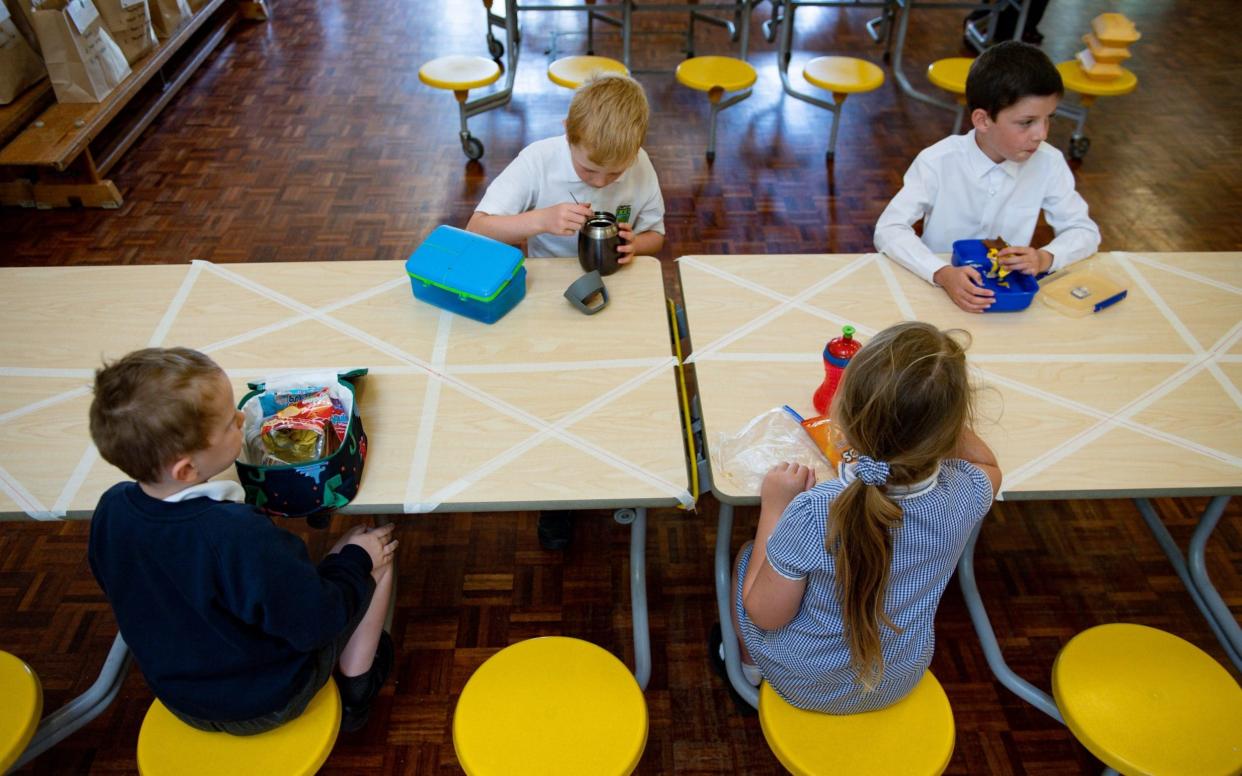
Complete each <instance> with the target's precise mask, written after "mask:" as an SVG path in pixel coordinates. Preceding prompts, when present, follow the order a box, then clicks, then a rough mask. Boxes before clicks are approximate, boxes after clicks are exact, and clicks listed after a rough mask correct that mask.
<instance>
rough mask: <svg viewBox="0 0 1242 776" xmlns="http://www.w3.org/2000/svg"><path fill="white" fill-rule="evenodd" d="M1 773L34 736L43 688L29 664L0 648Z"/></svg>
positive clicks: (37, 725) (41, 710)
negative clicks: (1, 699)
mask: <svg viewBox="0 0 1242 776" xmlns="http://www.w3.org/2000/svg"><path fill="white" fill-rule="evenodd" d="M0 698H3V699H4V701H3V702H0V773H6V772H8V770H9V767H10V766H12V765H13V763H15V762H17V758H18V757H20V756H21V754H22V752H23V751H25V749H26V744H29V743H30V739H31V738H33V737H34V734H35V729H36V728H38V727H39V718H40V717H41V716H43V689H42V687H40V685H39V677H38V676H37V675H36V674H35V672H34V671H32V670H30V666H28V665H26V664H25V662H23V661H22V660H20V659H19V658H16V657H14V656H13V655H10V654H9V653H8V652H3V651H0Z"/></svg>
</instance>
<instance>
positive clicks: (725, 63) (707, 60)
mask: <svg viewBox="0 0 1242 776" xmlns="http://www.w3.org/2000/svg"><path fill="white" fill-rule="evenodd" d="M676 75H677V81H678V83H680V84H681V85H682V86H688V87H690V88H691V89H697V90H698V91H700V92H710V91H711V90H712V89H723V90H724V91H726V92H737V91H741V90H742V89H746V88H748V87H750V86H753V85H754V83H755V80H756V79H757V78H758V77H759V76H758V73H756V72H755V68H754V67H753V66H752V65H751V64H750V63H749V62H747V61H745V60H742V59H737V58H735V57H693V58H691V59H687V60H684V61H683V62H682V63H681V64H680V65H678V66H677V73H676Z"/></svg>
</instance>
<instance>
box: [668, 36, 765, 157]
mask: <svg viewBox="0 0 1242 776" xmlns="http://www.w3.org/2000/svg"><path fill="white" fill-rule="evenodd" d="M758 77H759V76H758V74H757V73H756V72H755V68H754V67H752V66H751V64H750V63H749V62H746V61H745V60H741V59H735V58H734V57H693V58H691V59H687V60H685V61H683V62H682V63H681V64H680V65H678V66H677V81H678V82H679V83H680V84H681V85H682V86H688V87H690V88H691V89H695V90H697V91H700V92H707V99H708V100H709V101H710V102H711V104H712V120H711V133H710V135H709V136H708V140H707V161H709V162H712V161H715V159H716V114H717V113H719V112H720V111H722V110H724V109H725V108H728V107H729V106H730V105H736V104H737V103H739V102H741V101H742V100H744V99H746V98H747V97H749V96H750V93H751V87H752V86H754V85H755V80H756V79H757V78H758ZM743 90H744V91H743ZM726 92H738V94H734V95H733V96H732V97H730V98H729V99H727V100H725V101H723V102H721V100H720V98H721V97H723V96H724V94H725V93H726Z"/></svg>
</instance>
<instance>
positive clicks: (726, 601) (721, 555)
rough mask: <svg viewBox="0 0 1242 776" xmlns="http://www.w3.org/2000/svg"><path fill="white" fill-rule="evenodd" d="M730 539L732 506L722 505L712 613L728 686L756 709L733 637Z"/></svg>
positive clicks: (756, 698)
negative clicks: (714, 614)
mask: <svg viewBox="0 0 1242 776" xmlns="http://www.w3.org/2000/svg"><path fill="white" fill-rule="evenodd" d="M732 538H733V505H732V504H726V503H724V502H723V501H722V502H720V514H719V516H718V517H717V518H716V613H717V615H718V616H719V617H720V639H721V643H722V644H723V645H724V653H725V668H726V670H727V671H728V673H729V683H730V684H732V685H733V689H734V690H737V694H738V695H740V696H742V697H743V698H745V699H746V702H747V703H749V704H750V705H751V706H754V707H755V708H756V709H757V708H759V688H757V687H755V686H754V685H752V684H751V683H750V682H748V681H746V677H745V676H743V675H742V651H741V649H739V648H738V644H737V633H736V632H735V631H734V630H733V559H732V558H731V557H730V556H729V545H730V544H731V543H732Z"/></svg>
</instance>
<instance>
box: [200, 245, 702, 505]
mask: <svg viewBox="0 0 1242 776" xmlns="http://www.w3.org/2000/svg"><path fill="white" fill-rule="evenodd" d="M203 264H204V267H205V268H206V269H209V270H210V271H212V272H215V273H217V274H218V275H220V276H221V277H225V278H228V279H229V280H232V281H233V282H235V283H238V284H239V285H241V286H242V287H244V288H247V289H249V290H250V291H253V292H254V293H256V294H259V295H260V296H265V297H267V298H268V299H271V300H272V301H274V302H276V303H278V304H281V305H284V306H286V307H289V308H290V309H293V310H296V311H298V312H303V313H307V314H310V315H312V316H313V317H314V318H316V319H317V320H319V321H320V322H322V323H324V324H325V325H327V326H330V327H331V328H333V329H335V330H336V331H338V332H340V333H342V334H345V335H347V336H350V337H353V338H355V339H357V340H359V341H361V342H364V343H365V344H367V345H369V346H371V347H373V348H375V349H376V350H378V351H380V352H382V353H386V354H388V355H391V356H392V357H393V358H395V359H397V360H400V361H405V362H406V363H408V364H412V365H416V366H419V367H422V368H423V369H425V370H426V371H427V373H428V374H430V375H432V376H434V377H439V378H441V379H442V380H443V381H444V382H445V384H447V385H449V386H451V387H453V388H454V389H456V390H458V391H461V392H462V393H464V394H466V395H467V396H470V397H472V398H474V399H476V400H478V401H481V402H483V403H484V404H488V405H490V406H492V407H493V408H495V409H497V410H499V411H501V412H503V413H505V414H507V415H509V416H510V417H512V418H515V419H517V420H521V421H523V422H524V423H526V424H528V425H530V426H532V427H534V428H536V429H540V430H547V431H549V432H550V433H552V434H553V435H554V436H556V437H557V438H559V439H561V440H562V441H564V442H566V443H567V444H569V445H571V446H573V447H575V448H577V449H579V450H582V451H583V452H585V453H587V454H589V455H591V456H594V457H596V458H598V459H600V460H603V461H605V462H608V463H611V464H612V465H613V466H616V467H617V468H619V469H622V470H623V471H627V472H630V473H631V474H634V475H635V476H637V477H639V479H643V480H645V481H648V482H651V483H653V484H657V485H658V486H659V487H661V488H662V489H666V490H667V489H669V488H671V490H670V491H669V492H670V494H671V495H675V496H676V498H677V499H678V501H680V502H681V503H683V504H687V505H692V504H693V503H694V502H693V498H692V497H691V496H690V494H689V493H688V492H686V491H685V490H684V489H681V488H679V486H677V485H674V484H672V483H669V482H667V481H666V480H664V479H662V478H660V477H658V476H656V475H654V474H651V473H650V472H647V471H646V470H644V469H642V468H641V467H638V466H636V465H634V464H632V463H629V462H628V461H626V460H625V459H623V458H621V457H619V456H615V455H612V454H611V453H608V452H606V451H604V450H602V449H600V448H598V447H596V446H595V445H594V444H592V443H590V442H587V441H586V440H584V439H581V438H580V437H578V436H577V435H575V434H572V433H570V432H568V431H565V430H564V429H561V428H557V427H556V426H554V425H553V424H549V423H548V422H546V421H545V420H543V419H542V418H539V417H538V416H535V415H532V414H530V413H529V412H526V411H525V410H522V409H521V408H519V407H516V406H514V405H512V404H510V403H508V402H506V401H503V400H502V399H499V398H498V397H495V396H492V395H491V394H489V393H487V392H486V391H482V390H480V389H478V388H476V387H474V386H472V385H470V384H469V383H466V382H464V381H462V380H459V379H457V378H455V377H453V376H450V375H446V374H443V373H442V372H440V371H437V370H436V369H435V368H434V367H433V366H432V365H431V364H429V363H427V362H426V361H423V360H422V359H420V358H418V357H417V356H414V355H412V354H410V353H406V352H405V351H403V350H401V349H400V348H397V347H395V346H393V345H390V344H389V343H387V342H384V341H383V340H381V339H379V338H377V337H375V336H373V335H371V334H369V333H368V332H365V331H362V330H361V329H359V328H357V327H355V326H351V325H349V324H347V323H345V322H343V321H340V320H337V319H336V318H333V317H331V316H329V315H324V314H320V313H318V312H317V311H315V310H313V309H311V308H310V307H308V306H307V305H305V304H302V303H301V302H298V301H296V300H294V299H290V298H289V297H287V296H285V295H284V294H281V293H279V292H277V291H273V290H272V289H269V288H267V287H266V286H263V285H262V284H259V283H255V282H254V281H251V280H249V279H248V278H245V277H242V276H240V275H238V274H237V273H235V272H231V271H229V270H226V269H224V268H223V267H221V266H219V265H216V264H211V263H210V262H204V263H203ZM675 363H676V360H675V359H674V358H672V356H669V357H668V359H667V360H666V362H665V364H663V365H661V369H662V368H671V366H672V365H673V364H675ZM658 374H659V370H658V369H653V370H651V371H650V372H648V373H646V375H647V377H646V378H645V380H643V381H642V382H645V381H646V380H650V379H652V378H653V377H655V376H656V375H658ZM562 420H563V419H562Z"/></svg>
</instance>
